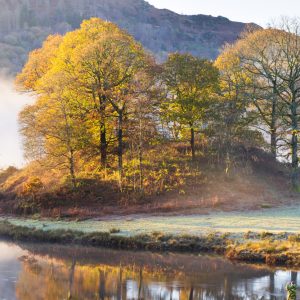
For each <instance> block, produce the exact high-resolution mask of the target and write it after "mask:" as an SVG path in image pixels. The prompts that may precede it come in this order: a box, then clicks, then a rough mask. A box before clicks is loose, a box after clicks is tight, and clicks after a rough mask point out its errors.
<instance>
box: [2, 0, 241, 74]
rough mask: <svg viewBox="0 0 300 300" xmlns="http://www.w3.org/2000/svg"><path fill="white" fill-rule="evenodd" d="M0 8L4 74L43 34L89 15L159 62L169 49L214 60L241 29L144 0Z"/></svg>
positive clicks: (17, 3) (20, 2)
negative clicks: (130, 39)
mask: <svg viewBox="0 0 300 300" xmlns="http://www.w3.org/2000/svg"><path fill="white" fill-rule="evenodd" d="M0 5H1V10H0V67H1V68H2V69H3V68H6V69H7V70H9V71H10V72H17V71H18V70H20V68H21V67H22V65H23V64H24V61H25V60H26V57H27V54H28V52H29V51H30V50H32V49H34V48H36V47H39V46H40V45H41V43H42V41H43V40H44V39H45V38H46V36H47V35H49V34H51V33H61V34H63V33H65V32H67V31H69V30H72V29H74V28H77V27H78V26H79V25H80V23H81V21H82V20H83V19H88V18H90V17H100V18H102V19H105V20H108V21H112V22H115V23H117V24H118V25H119V26H121V27H122V28H124V29H126V30H127V31H128V32H130V33H131V34H132V35H134V37H135V38H136V39H137V40H139V41H140V42H141V43H142V44H143V45H144V46H145V47H146V48H148V49H149V50H151V51H152V52H153V53H155V55H156V56H157V57H158V58H159V59H163V58H165V57H166V56H167V53H168V52H174V51H182V52H190V53H192V54H194V55H197V56H201V57H206V58H215V57H216V56H217V54H218V51H219V49H220V48H221V47H222V45H223V44H224V43H226V42H233V41H234V40H236V39H237V37H238V36H239V34H240V33H241V31H243V30H244V28H245V26H246V24H244V23H238V22H231V21H229V20H228V19H226V18H223V17H217V18H215V17H211V16H205V15H195V16H184V15H178V14H176V13H173V12H171V11H169V10H160V9H156V8H155V7H153V6H152V5H150V4H149V3H148V2H146V1H144V0H0Z"/></svg>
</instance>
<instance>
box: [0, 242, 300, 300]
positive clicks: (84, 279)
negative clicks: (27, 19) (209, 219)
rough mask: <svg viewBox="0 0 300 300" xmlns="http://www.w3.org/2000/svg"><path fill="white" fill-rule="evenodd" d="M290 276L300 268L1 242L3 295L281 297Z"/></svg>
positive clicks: (48, 299) (49, 298) (49, 299)
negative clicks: (284, 268)
mask: <svg viewBox="0 0 300 300" xmlns="http://www.w3.org/2000/svg"><path fill="white" fill-rule="evenodd" d="M297 279H298V280H297ZM290 280H294V281H296V282H297V283H298V285H300V276H299V275H298V273H297V272H291V271H283V270H273V269H270V268H268V267H265V266H257V265H256V266H253V265H246V264H237V263H232V262H230V261H228V260H225V259H223V258H220V257H214V256H205V255H204V256H202V255H199V256H197V255H189V254H158V253H150V252H129V251H115V250H109V249H96V248H85V247H78V246H59V245H49V244H18V245H17V244H11V243H7V242H0V299H2V300H4V299H5V300H14V299H19V300H56V299H57V300H63V299H74V300H75V299H76V300H77V299H78V300H85V299H103V300H104V299H105V300H106V299H116V300H117V299H122V300H123V299H128V300H129V299H163V300H170V299H173V300H176V299H178V300H179V299H180V300H190V299H205V300H206V299H207V300H214V299H220V300H221V299H224V300H225V299H230V300H231V299H264V300H268V299H270V300H271V299H272V300H275V299H276V300H277V299H280V300H281V299H285V285H286V283H287V282H289V281H290ZM299 295H300V293H299Z"/></svg>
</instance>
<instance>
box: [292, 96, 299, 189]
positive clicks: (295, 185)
mask: <svg viewBox="0 0 300 300" xmlns="http://www.w3.org/2000/svg"><path fill="white" fill-rule="evenodd" d="M291 118H292V142H291V147H292V149H291V152H292V185H293V188H295V189H298V186H299V184H298V167H299V158H298V122H297V103H296V101H293V103H292V105H291Z"/></svg>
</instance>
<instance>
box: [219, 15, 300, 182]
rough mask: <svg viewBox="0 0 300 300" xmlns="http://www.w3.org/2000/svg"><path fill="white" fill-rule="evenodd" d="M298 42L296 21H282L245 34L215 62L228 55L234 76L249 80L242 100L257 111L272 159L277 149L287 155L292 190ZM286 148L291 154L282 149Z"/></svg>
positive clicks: (296, 162) (299, 62) (295, 171)
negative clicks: (248, 102) (237, 75)
mask: <svg viewBox="0 0 300 300" xmlns="http://www.w3.org/2000/svg"><path fill="white" fill-rule="evenodd" d="M299 42H300V38H299V21H298V20H284V21H283V22H282V24H280V25H279V26H277V28H269V29H266V30H263V29H262V30H258V31H254V32H250V33H247V34H245V36H244V38H243V39H241V40H240V41H238V42H237V43H236V44H235V45H233V46H232V47H231V49H230V51H227V52H226V51H225V52H224V53H223V54H222V55H221V57H220V58H219V59H218V60H217V62H218V61H219V62H220V61H222V59H223V60H224V57H226V55H227V56H228V54H230V55H231V57H232V59H233V60H235V62H236V67H235V74H239V73H242V74H244V76H245V78H248V79H247V81H245V82H244V97H245V99H248V101H250V103H251V105H252V106H253V107H254V108H255V110H256V112H257V115H258V119H257V120H258V121H259V125H260V130H263V131H266V132H267V133H268V134H269V135H270V137H271V145H270V149H271V153H272V155H273V157H274V158H276V156H277V154H278V149H279V148H281V149H280V155H284V156H286V153H287V154H288V155H287V156H288V158H290V160H291V165H292V182H293V186H295V187H296V186H297V185H298V166H299V159H298V127H299V124H298V123H299V120H298V111H299V79H300V50H299ZM220 65H222V64H220ZM229 69H230V68H229V67H228V66H225V67H224V70H227V71H228V70H229ZM231 70H232V71H233V70H234V69H232V68H231ZM252 111H253V110H252ZM248 113H249V112H248ZM287 147H289V148H290V151H286V150H285V149H286V148H287Z"/></svg>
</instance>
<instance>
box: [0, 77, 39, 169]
mask: <svg viewBox="0 0 300 300" xmlns="http://www.w3.org/2000/svg"><path fill="white" fill-rule="evenodd" d="M32 101H33V99H32V97H30V96H29V95H26V94H20V93H17V92H16V91H15V89H14V80H13V79H7V78H4V77H0V168H4V167H7V166H10V165H13V166H22V165H23V164H24V159H23V153H22V141H21V137H20V134H19V132H18V131H19V127H18V113H19V112H20V111H21V109H22V108H23V107H24V106H25V105H26V104H29V103H30V102H32Z"/></svg>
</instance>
